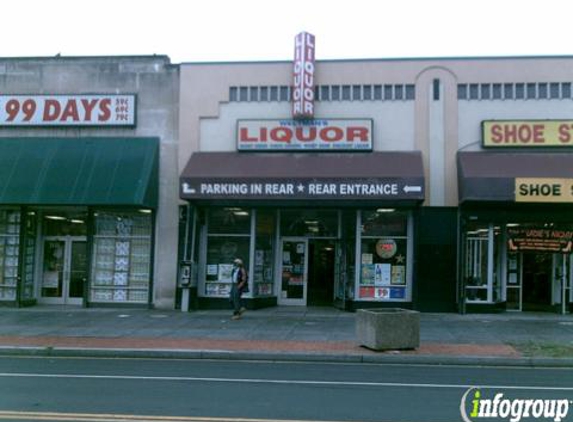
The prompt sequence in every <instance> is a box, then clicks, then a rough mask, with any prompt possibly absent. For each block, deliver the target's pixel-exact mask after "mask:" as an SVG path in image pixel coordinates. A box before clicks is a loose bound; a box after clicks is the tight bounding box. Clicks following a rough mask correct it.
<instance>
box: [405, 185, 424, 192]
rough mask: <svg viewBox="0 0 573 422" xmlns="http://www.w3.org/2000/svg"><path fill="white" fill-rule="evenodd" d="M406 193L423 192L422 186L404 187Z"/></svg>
mask: <svg viewBox="0 0 573 422" xmlns="http://www.w3.org/2000/svg"><path fill="white" fill-rule="evenodd" d="M404 192H406V193H410V192H422V186H408V185H406V186H404Z"/></svg>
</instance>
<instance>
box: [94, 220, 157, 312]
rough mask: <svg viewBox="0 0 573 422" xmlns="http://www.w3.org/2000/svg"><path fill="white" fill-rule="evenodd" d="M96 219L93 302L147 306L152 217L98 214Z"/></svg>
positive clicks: (149, 280)
mask: <svg viewBox="0 0 573 422" xmlns="http://www.w3.org/2000/svg"><path fill="white" fill-rule="evenodd" d="M94 219H95V234H94V245H93V265H92V278H91V286H90V297H91V300H92V301H93V302H116V303H147V302H148V301H149V288H150V283H151V272H150V270H151V244H152V216H151V214H150V213H142V212H133V213H128V212H108V211H98V212H96V213H95V214H94Z"/></svg>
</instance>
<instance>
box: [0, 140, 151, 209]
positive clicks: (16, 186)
mask: <svg viewBox="0 0 573 422" xmlns="http://www.w3.org/2000/svg"><path fill="white" fill-rule="evenodd" d="M158 167H159V139H158V138H111V137H110V138H0V204H10V205H116V206H139V207H149V208H155V207H156V206H157V196H158V193H157V189H158Z"/></svg>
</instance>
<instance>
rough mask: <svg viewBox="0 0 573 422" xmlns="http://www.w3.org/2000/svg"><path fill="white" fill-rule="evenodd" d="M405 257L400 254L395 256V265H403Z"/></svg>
mask: <svg viewBox="0 0 573 422" xmlns="http://www.w3.org/2000/svg"><path fill="white" fill-rule="evenodd" d="M405 259H406V257H405V256H404V255H402V254H400V255H396V264H403V263H404V260H405Z"/></svg>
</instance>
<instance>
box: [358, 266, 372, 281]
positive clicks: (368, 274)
mask: <svg viewBox="0 0 573 422" xmlns="http://www.w3.org/2000/svg"><path fill="white" fill-rule="evenodd" d="M374 268H375V267H374V264H364V265H362V278H361V280H360V284H366V285H369V284H374V272H375V271H374Z"/></svg>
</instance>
